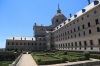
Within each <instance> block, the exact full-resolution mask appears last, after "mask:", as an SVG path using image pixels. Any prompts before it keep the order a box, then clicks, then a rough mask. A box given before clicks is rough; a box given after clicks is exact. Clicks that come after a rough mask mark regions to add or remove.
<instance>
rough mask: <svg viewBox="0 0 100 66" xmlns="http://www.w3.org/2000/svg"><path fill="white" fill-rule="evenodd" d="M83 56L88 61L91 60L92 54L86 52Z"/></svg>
mask: <svg viewBox="0 0 100 66" xmlns="http://www.w3.org/2000/svg"><path fill="white" fill-rule="evenodd" d="M83 55H84V56H85V57H86V60H89V58H90V53H89V52H88V51H85V52H84V53H83Z"/></svg>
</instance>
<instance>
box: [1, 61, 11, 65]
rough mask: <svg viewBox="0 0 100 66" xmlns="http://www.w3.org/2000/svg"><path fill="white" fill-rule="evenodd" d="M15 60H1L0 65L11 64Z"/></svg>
mask: <svg viewBox="0 0 100 66" xmlns="http://www.w3.org/2000/svg"><path fill="white" fill-rule="evenodd" d="M12 62H13V61H0V66H9V64H11V63H12Z"/></svg>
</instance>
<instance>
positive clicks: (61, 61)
mask: <svg viewBox="0 0 100 66" xmlns="http://www.w3.org/2000/svg"><path fill="white" fill-rule="evenodd" d="M64 62H65V60H63V59H53V60H41V61H37V64H38V65H48V64H57V63H64Z"/></svg>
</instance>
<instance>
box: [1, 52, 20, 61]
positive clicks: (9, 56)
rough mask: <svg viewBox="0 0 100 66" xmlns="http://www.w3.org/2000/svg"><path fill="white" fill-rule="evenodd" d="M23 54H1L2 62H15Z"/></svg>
mask: <svg viewBox="0 0 100 66" xmlns="http://www.w3.org/2000/svg"><path fill="white" fill-rule="evenodd" d="M20 53H21V52H17V53H14V52H0V61H14V60H15V59H16V58H17V57H18V56H19V55H20Z"/></svg>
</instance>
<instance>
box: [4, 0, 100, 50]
mask: <svg viewBox="0 0 100 66" xmlns="http://www.w3.org/2000/svg"><path fill="white" fill-rule="evenodd" d="M51 21H52V25H50V26H43V25H41V26H38V25H37V24H36V23H35V24H34V26H33V30H34V37H23V36H20V37H19V36H12V37H10V38H7V39H6V49H7V50H29V51H31V50H52V49H57V50H71V51H85V50H87V51H100V0H94V2H92V3H90V0H88V6H86V7H85V8H83V9H82V10H80V11H79V12H78V13H76V14H75V15H73V16H72V15H71V14H70V18H66V17H65V16H64V14H62V13H61V10H60V8H59V5H58V10H57V13H56V14H55V15H54V17H53V18H52V19H51Z"/></svg>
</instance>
